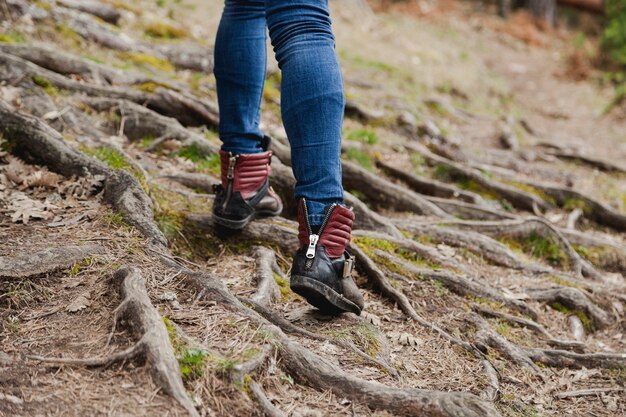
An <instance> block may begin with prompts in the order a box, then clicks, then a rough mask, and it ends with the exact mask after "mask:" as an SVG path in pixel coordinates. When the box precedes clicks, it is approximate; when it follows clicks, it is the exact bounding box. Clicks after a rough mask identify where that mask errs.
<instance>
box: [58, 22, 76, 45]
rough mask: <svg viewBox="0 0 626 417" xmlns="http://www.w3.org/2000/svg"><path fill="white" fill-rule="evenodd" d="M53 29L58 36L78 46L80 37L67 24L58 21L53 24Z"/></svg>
mask: <svg viewBox="0 0 626 417" xmlns="http://www.w3.org/2000/svg"><path fill="white" fill-rule="evenodd" d="M55 29H56V31H57V33H58V34H59V36H61V38H63V39H64V40H66V41H68V42H69V43H70V44H71V45H72V46H73V47H75V48H79V47H80V46H81V42H82V37H81V36H80V35H79V34H78V33H77V32H76V31H75V30H74V29H72V28H71V27H69V26H68V25H67V24H65V23H59V24H58V25H56V26H55Z"/></svg>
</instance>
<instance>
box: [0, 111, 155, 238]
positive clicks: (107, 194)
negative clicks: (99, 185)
mask: <svg viewBox="0 0 626 417" xmlns="http://www.w3.org/2000/svg"><path fill="white" fill-rule="evenodd" d="M0 119H1V120H2V124H1V125H0V132H1V133H2V134H3V136H4V138H5V139H6V140H7V141H8V143H9V150H10V151H11V152H12V153H14V154H16V155H17V156H19V157H21V158H23V159H24V160H27V161H34V162H36V163H39V164H42V165H45V166H47V167H48V168H49V169H50V170H52V171H54V172H58V173H59V174H62V175H64V176H67V177H71V176H72V175H77V176H84V175H85V174H86V173H92V174H97V175H104V176H105V177H106V180H105V189H104V198H105V200H106V201H107V202H108V203H109V204H111V205H112V206H113V207H114V208H115V209H116V210H117V211H119V212H120V213H121V214H122V215H123V216H124V219H125V220H126V221H127V222H128V223H130V224H132V225H133V226H135V227H137V228H138V229H139V230H140V231H141V232H142V233H144V234H145V235H146V236H147V237H148V238H150V239H151V241H152V242H153V243H154V244H157V245H159V246H165V245H166V244H167V240H166V239H165V237H164V236H163V234H162V233H161V231H160V230H159V229H158V227H157V226H156V224H155V223H154V217H153V214H152V201H151V200H150V198H149V197H148V196H147V195H146V193H145V192H144V191H143V189H142V188H141V185H140V184H139V182H138V181H137V179H135V177H133V176H132V175H130V174H129V173H128V172H126V171H124V170H112V169H110V168H109V167H108V166H106V165H104V164H103V163H101V162H100V161H97V160H95V159H93V158H88V157H86V156H85V155H84V154H82V153H81V152H79V151H76V150H74V149H73V148H71V147H70V146H68V145H67V144H66V143H65V142H64V140H63V138H62V137H61V135H60V134H59V133H58V132H57V131H55V130H54V129H52V128H50V127H49V126H47V125H46V124H45V123H43V122H42V121H41V120H40V119H38V118H35V117H32V116H29V115H25V114H22V113H19V112H16V111H15V110H14V109H13V108H11V107H10V106H8V105H7V104H5V103H4V102H3V101H1V100H0Z"/></svg>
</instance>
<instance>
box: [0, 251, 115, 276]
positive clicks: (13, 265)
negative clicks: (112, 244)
mask: <svg viewBox="0 0 626 417" xmlns="http://www.w3.org/2000/svg"><path fill="white" fill-rule="evenodd" d="M104 252H105V250H104V247H102V246H100V245H84V246H58V247H49V248H47V249H43V250H41V251H38V252H35V253H28V254H19V255H17V256H15V257H8V256H0V278H29V277H34V276H38V275H44V274H50V273H52V272H55V271H58V270H61V269H66V268H70V267H71V266H72V265H73V264H74V263H75V262H80V261H82V260H83V259H85V258H88V257H92V256H95V255H100V254H102V253H104Z"/></svg>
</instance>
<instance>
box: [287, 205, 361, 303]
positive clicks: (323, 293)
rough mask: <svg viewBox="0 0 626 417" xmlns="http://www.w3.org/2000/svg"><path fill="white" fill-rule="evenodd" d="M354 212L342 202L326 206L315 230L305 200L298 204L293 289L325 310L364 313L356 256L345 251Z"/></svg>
mask: <svg viewBox="0 0 626 417" xmlns="http://www.w3.org/2000/svg"><path fill="white" fill-rule="evenodd" d="M353 221H354V213H353V212H352V210H350V209H348V208H346V207H344V206H342V205H340V204H332V205H331V206H328V207H327V208H326V216H325V218H324V222H323V223H322V225H321V226H320V227H319V229H317V230H315V228H311V225H310V224H309V219H308V213H307V207H306V201H305V200H304V198H302V199H300V201H299V204H298V223H299V230H298V239H299V241H300V249H299V250H298V252H296V255H295V257H294V259H293V266H292V267H291V289H292V290H293V292H295V293H296V294H299V295H301V296H302V297H304V298H305V299H306V300H307V301H308V303H309V304H311V305H313V306H315V307H317V308H318V309H320V311H322V312H323V313H326V314H333V315H335V314H340V313H342V312H345V311H348V312H352V313H354V314H357V315H359V314H361V310H363V305H364V302H363V296H362V295H361V293H360V291H359V289H358V288H357V286H356V284H355V283H354V281H353V280H352V269H353V267H354V257H353V256H351V255H350V254H349V253H348V252H346V246H348V243H350V238H351V232H352V223H353Z"/></svg>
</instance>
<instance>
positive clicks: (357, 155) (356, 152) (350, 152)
mask: <svg viewBox="0 0 626 417" xmlns="http://www.w3.org/2000/svg"><path fill="white" fill-rule="evenodd" d="M345 155H346V159H348V160H349V161H353V162H356V163H357V164H359V165H360V166H362V167H363V168H365V169H366V170H368V171H374V161H373V158H372V157H371V156H370V154H368V153H367V152H364V151H362V150H360V149H358V148H353V147H349V148H348V149H347V150H346V154H345Z"/></svg>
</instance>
